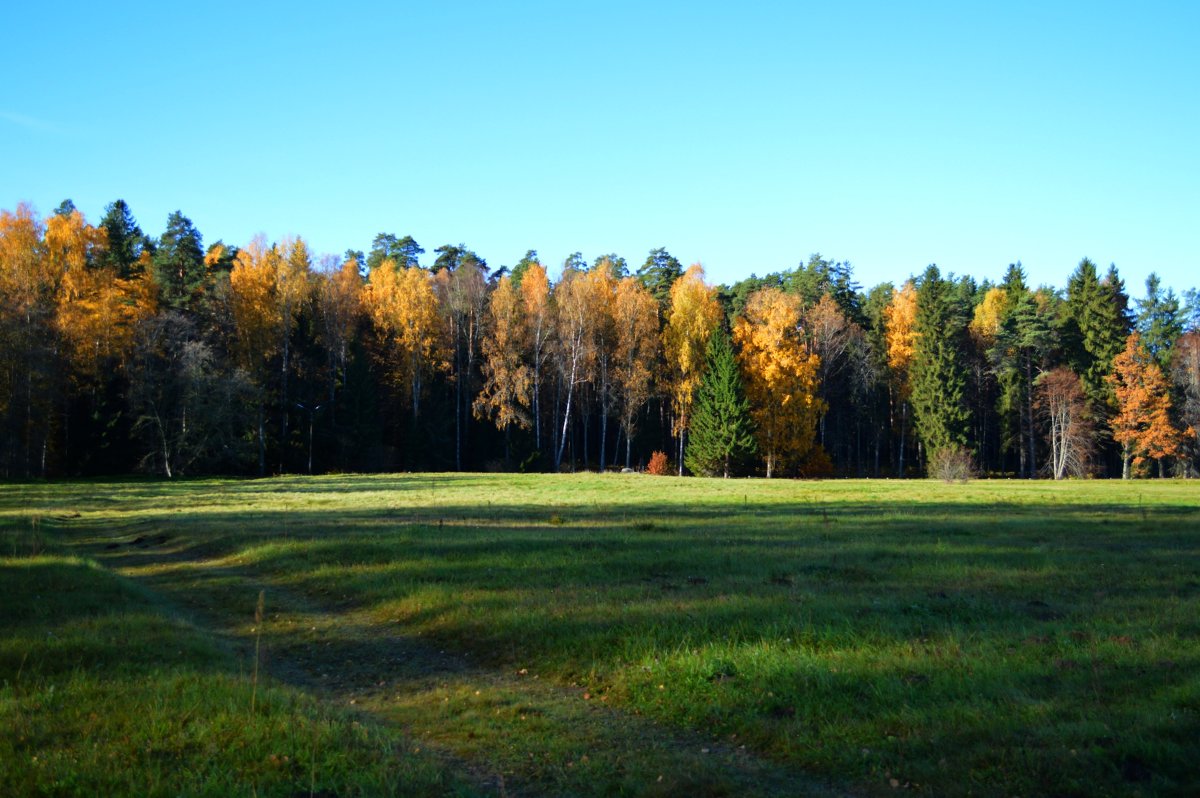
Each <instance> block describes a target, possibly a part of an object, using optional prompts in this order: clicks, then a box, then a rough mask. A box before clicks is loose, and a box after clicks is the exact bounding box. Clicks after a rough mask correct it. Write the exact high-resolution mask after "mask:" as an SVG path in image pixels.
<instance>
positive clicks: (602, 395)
mask: <svg viewBox="0 0 1200 798" xmlns="http://www.w3.org/2000/svg"><path fill="white" fill-rule="evenodd" d="M585 280H586V283H587V293H588V306H589V314H590V315H591V322H590V334H591V336H592V351H593V352H594V353H595V364H596V369H595V379H594V384H595V389H596V395H597V397H598V398H599V400H600V408H599V409H600V471H604V467H605V465H606V457H605V456H606V454H607V449H606V447H607V445H608V419H609V416H610V415H612V409H613V406H614V405H615V404H616V402H617V389H616V381H615V373H614V363H613V359H614V358H615V356H616V340H617V329H616V323H615V319H614V312H613V303H614V302H615V301H616V289H617V281H616V279H615V278H614V277H613V265H612V263H610V262H609V261H607V260H602V261H600V262H599V263H597V264H596V265H595V267H593V268H592V269H590V270H589V271H588V273H587V276H586V278H585ZM586 429H587V428H586V426H585V427H584V430H585V444H584V452H585V455H586V452H587V444H586ZM585 459H586V456H585Z"/></svg>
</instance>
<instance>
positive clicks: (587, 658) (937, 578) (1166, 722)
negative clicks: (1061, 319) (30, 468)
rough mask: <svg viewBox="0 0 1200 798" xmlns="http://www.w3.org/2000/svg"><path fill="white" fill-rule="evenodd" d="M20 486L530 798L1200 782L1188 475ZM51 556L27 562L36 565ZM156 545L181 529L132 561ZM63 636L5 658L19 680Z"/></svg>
mask: <svg viewBox="0 0 1200 798" xmlns="http://www.w3.org/2000/svg"><path fill="white" fill-rule="evenodd" d="M0 490H2V491H3V492H2V494H0V519H3V520H4V522H5V523H7V524H8V525H9V527H10V528H11V529H14V530H16V529H18V528H20V529H25V530H27V529H28V527H29V518H31V517H34V516H37V517H39V518H42V519H44V520H43V521H42V522H41V526H40V528H39V534H40V535H41V536H42V537H43V538H44V539H45V540H47V541H50V543H51V544H52V545H54V546H58V547H60V548H61V550H62V551H63V552H71V553H72V554H74V555H76V556H80V557H85V558H94V560H95V561H97V562H100V563H102V564H106V565H108V566H110V567H113V568H115V569H117V570H119V572H120V573H122V574H124V575H126V577H128V578H130V579H133V580H135V584H136V585H139V586H140V587H137V588H128V589H136V590H144V591H147V592H146V597H145V598H144V601H145V602H148V603H150V604H153V603H154V602H155V601H157V600H158V599H157V598H156V597H159V596H161V597H165V600H168V601H170V602H172V603H173V604H174V605H177V606H179V607H181V608H184V609H185V610H186V612H188V613H194V614H195V617H196V618H197V619H198V620H197V621H196V623H197V624H202V625H205V624H207V625H210V626H212V628H214V629H219V630H220V631H221V633H222V634H224V635H228V636H229V638H230V639H231V640H233V641H238V640H241V641H245V640H249V639H252V638H251V636H252V634H253V632H252V631H251V630H252V627H253V625H254V624H253V607H254V601H255V597H256V595H257V590H258V589H265V590H266V595H267V607H268V612H270V611H271V607H272V596H273V595H274V596H276V602H277V603H276V605H275V606H276V608H277V610H278V614H277V616H276V617H275V618H274V620H273V621H272V622H271V623H270V624H268V628H267V632H266V635H267V636H266V637H264V645H265V646H266V649H267V651H268V652H269V653H268V671H269V670H270V661H271V660H270V658H271V657H276V658H277V660H284V661H287V662H289V663H291V666H294V667H295V668H297V669H301V670H303V669H306V668H307V669H309V670H310V671H311V673H310V674H309V676H305V677H304V679H311V682H304V681H303V679H300V680H299V681H296V680H293V681H294V683H295V684H296V687H295V688H291V689H305V690H308V689H309V688H308V687H306V686H305V685H306V684H316V685H323V684H325V682H323V681H321V680H322V679H326V680H328V681H330V682H337V683H338V685H340V686H339V687H338V689H340V690H342V691H343V693H344V692H346V691H350V692H352V693H354V694H355V695H359V694H361V695H360V698H359V699H358V703H357V705H358V706H360V707H365V708H368V709H369V711H370V712H372V713H373V714H374V715H375V716H377V717H379V718H381V719H384V720H386V721H388V722H394V723H396V724H397V725H398V726H400V727H401V728H404V729H409V730H410V731H411V732H412V733H413V734H415V735H417V737H418V738H421V739H424V740H427V741H429V742H431V743H432V744H434V745H436V746H440V747H441V748H442V749H443V750H445V751H447V752H449V753H450V754H452V755H453V756H459V757H464V758H465V759H466V760H467V761H470V762H473V763H475V766H476V767H478V768H479V770H480V771H481V772H484V773H497V774H501V775H508V777H509V778H510V781H511V783H512V784H521V783H524V784H526V786H527V788H528V789H531V790H534V791H538V790H543V791H546V792H548V793H551V794H561V793H564V792H566V793H577V794H612V793H614V792H624V793H629V794H650V793H653V792H655V791H656V790H657V791H659V792H662V794H670V793H671V791H672V790H674V791H676V792H680V791H687V792H690V793H693V794H740V793H741V792H744V791H745V790H747V789H750V787H749V786H747V785H751V784H753V785H756V786H754V787H753V788H754V789H757V790H758V791H760V792H763V793H765V794H780V795H786V794H794V793H795V792H797V791H800V792H803V791H805V790H812V789H817V788H818V787H819V785H820V783H825V784H829V785H834V789H835V791H836V790H837V789H842V788H845V789H850V790H854V791H864V790H865V791H868V792H874V791H876V790H879V791H884V792H890V791H891V790H892V789H894V788H895V787H904V786H905V785H907V786H908V788H910V789H919V790H922V791H925V792H927V793H928V794H934V795H947V794H961V795H966V794H973V795H1011V794H1061V795H1097V794H1144V795H1151V794H1164V795H1166V794H1179V795H1186V794H1191V793H1192V792H1193V788H1194V787H1195V786H1196V784H1197V779H1196V777H1195V775H1194V774H1195V773H1196V770H1195V767H1194V761H1195V759H1196V756H1197V755H1198V754H1200V743H1198V742H1197V741H1198V740H1200V556H1198V555H1200V533H1198V531H1197V529H1198V527H1200V488H1198V487H1197V486H1196V485H1194V484H1191V483H1186V482H1178V481H1170V482H1152V483H1151V482H1138V483H1115V482H1080V483H1068V484H1054V483H1045V482H1036V483H1026V482H973V483H970V484H967V485H945V484H942V483H938V482H924V481H922V482H901V481H893V482H886V481H885V482H854V481H845V482H843V481H838V482H794V481H769V482H768V481H759V480H755V481H743V480H730V481H725V480H701V479H683V480H680V479H674V478H651V477H642V476H638V475H578V476H568V475H561V476H546V475H519V476H516V475H514V476H490V475H461V476H459V475H445V474H438V475H420V474H418V475H380V476H353V477H352V476H328V477H317V478H283V479H274V480H246V481H229V480H198V481H192V482H184V483H173V484H164V483H149V482H136V481H130V482H118V483H112V484H97V483H86V484H69V485H53V486H51V485H26V486H8V487H5V488H3V489H0ZM14 534H15V533H14ZM23 534H25V538H24V539H23V541H15V538H14V541H15V542H13V544H12V546H11V547H10V548H13V551H12V552H0V553H11V554H12V555H13V556H12V557H11V558H10V559H9V560H8V561H6V562H7V563H10V564H11V563H17V562H21V563H25V562H29V560H28V556H27V555H28V552H23V551H19V550H18V549H21V548H22V547H24V548H26V549H29V548H30V547H31V546H32V545H33V543H32V542H31V541H32V538H30V536H29V535H28V534H27V533H23ZM152 535H161V536H164V537H165V539H164V540H163V541H162V542H161V543H156V544H154V545H147V546H145V547H144V548H139V547H138V546H137V545H133V543H132V542H133V541H135V540H136V539H137V538H138V537H139V536H141V537H144V538H147V539H149V538H150V536H152ZM43 545H45V544H43ZM13 567H15V566H13ZM77 567H79V568H85V569H88V570H89V572H93V573H96V574H98V575H105V572H104V571H102V570H101V571H97V570H96V568H95V567H94V566H93V565H92V564H91V560H87V559H85V560H80V561H78V563H77ZM6 578H7V577H6ZM122 584H124V583H122ZM89 589H90V588H89ZM87 600H88V599H87V598H86V597H85V596H82V595H80V596H78V597H77V598H76V599H73V600H72V601H71V602H70V603H71V604H72V606H73V605H74V602H75V601H87ZM33 603H36V602H30V604H33ZM130 622H132V621H130ZM28 623H29V624H32V626H30V627H29V628H36V629H38V630H42V629H48V628H57V625H58V624H64V623H67V624H69V622H68V621H65V620H63V619H60V618H58V616H56V615H55V613H53V612H51V613H48V614H45V615H44V616H41V617H38V618H36V619H30V620H29V621H28ZM63 628H64V629H68V630H69V629H70V626H69V625H67V626H64V627H63ZM192 633H194V634H195V635H198V636H200V637H201V638H203V635H201V631H200V630H198V629H195V630H191V631H190V632H189V634H192ZM105 634H108V633H106V632H105V631H103V630H102V629H100V628H91V629H85V630H84V631H82V632H79V633H76V632H70V635H71V636H70V637H69V639H70V640H71V641H74V642H71V643H66V644H62V645H60V644H57V643H56V644H54V645H55V646H59V647H58V648H54V649H53V651H54V652H55V653H54V657H53V658H55V659H62V658H63V657H69V656H71V654H70V652H71V651H78V652H82V653H80V654H79V656H82V657H84V659H82V660H80V664H78V665H77V666H76V667H75V669H74V670H73V671H72V672H73V673H75V674H90V673H93V672H96V671H97V670H98V669H97V667H96V666H94V665H93V664H89V663H91V662H92V660H91V659H87V657H91V656H92V655H90V654H86V652H87V651H89V646H94V645H95V644H94V643H91V642H89V640H90V639H94V638H97V637H100V638H103V636H104V635H105ZM159 634H160V633H158V632H155V631H153V630H152V629H150V628H149V627H146V628H132V629H129V630H127V631H126V632H124V633H123V635H124V636H125V637H128V638H130V639H135V640H136V639H147V640H151V641H153V640H155V639H156V636H157V635H159ZM398 636H399V637H398ZM402 638H404V639H409V638H411V639H413V640H418V641H423V642H421V643H419V644H415V643H413V644H410V643H405V642H403V640H402ZM389 641H391V642H389ZM393 643H394V644H395V646H405V648H403V649H400V648H396V647H395V646H393V645H392V644H393ZM41 645H42V644H41V643H39V644H38V645H37V646H34V644H33V643H32V642H31V641H30V640H27V639H24V638H21V637H20V635H19V634H17V635H10V637H9V638H6V642H5V644H4V648H0V657H2V658H0V678H9V677H8V676H7V674H10V673H14V672H15V670H16V668H17V667H18V663H17V662H16V661H15V660H16V656H17V655H16V652H17V651H18V650H19V649H21V648H22V647H24V648H26V649H30V650H33V649H36V650H38V651H46V652H49V651H50V650H51V649H43V648H41ZM47 645H49V644H47ZM414 646H417V647H416V648H414ZM420 646H425V647H427V648H428V650H426V648H421V647H420ZM150 647H151V648H154V649H156V650H157V649H158V648H160V646H158V645H157V644H156V643H151V644H150ZM438 651H446V652H447V656H457V657H464V658H465V659H464V660H463V661H464V662H468V663H470V665H469V667H467V666H464V665H462V664H461V663H460V664H459V665H456V666H454V667H449V666H447V665H446V664H445V663H443V662H442V661H441V660H439V659H437V657H438V654H437V652H438ZM85 655H86V656H85ZM48 657H49V655H48V654H47V656H46V657H43V660H44V661H48ZM405 658H408V659H407V661H402V660H405ZM185 660H186V661H187V662H190V663H193V665H192V666H189V667H194V663H195V662H197V661H199V660H200V657H199V655H198V654H196V653H191V654H186V655H185ZM347 662H349V663H351V664H346V663H347ZM26 667H27V668H28V667H30V666H29V665H28V664H27V665H26ZM106 667H107V666H106ZM131 667H132V672H137V671H138V668H140V667H143V666H131ZM156 667H162V664H161V663H156ZM245 667H249V666H248V665H246V666H245ZM40 668H41V666H39V665H37V664H36V663H35V664H34V666H33V671H32V672H40V671H39V669H40ZM99 671H100V672H101V673H107V671H104V670H103V669H99ZM217 671H218V672H219V674H220V675H221V676H220V678H229V673H230V670H229V668H228V667H227V666H226V667H225V668H224V669H223V670H222V669H219V668H218V669H217ZM305 672H306V673H307V672H308V671H305ZM522 672H524V675H520V676H518V675H517V674H521V673H522ZM156 673H157V671H156ZM533 676H536V677H537V680H536V682H535V681H534V680H533V678H532V677H533ZM23 678H24V677H23ZM39 678H41V677H39ZM106 678H107V677H106ZM159 681H163V682H169V681H170V679H169V677H163V678H162V679H156V680H153V681H152V682H150V684H157V683H158V682H159ZM376 682H379V683H380V684H381V685H382V686H380V687H379V688H378V689H373V690H366V689H360V687H359V684H360V683H361V684H364V685H368V686H369V685H374V684H375V683H376ZM238 684H239V685H241V689H247V686H246V685H242V684H241V683H240V682H239V683H238ZM7 689H11V688H7ZM147 689H149V688H147ZM274 689H281V688H274ZM477 690H478V691H479V695H478V696H476V691H477ZM355 691H358V692H355ZM584 694H586V695H587V696H588V697H587V698H586V699H584V698H583V695H584ZM246 698H247V705H248V698H249V693H248V692H247V693H246ZM297 700H300V699H297ZM577 705H578V706H577ZM592 705H596V706H602V708H603V712H602V713H601V714H599V715H597V714H596V713H595V712H594V711H592V710H591V709H590V708H591V707H592ZM316 706H317V705H315V704H314V705H312V707H316ZM580 707H583V708H585V709H586V710H587V711H584V710H581V709H580ZM289 711H290V710H289ZM306 711H307V710H306ZM311 711H314V712H315V711H317V710H316V709H315V708H311ZM581 712H583V714H580V713H581ZM647 723H650V724H657V725H652V726H646V725H645V724H647ZM631 740H632V741H633V742H630V741H631ZM697 741H699V742H697ZM701 744H703V745H704V746H705V750H706V751H707V753H705V754H704V755H701V754H700V753H699V748H698V746H699V745H701ZM742 746H745V748H742ZM692 748H696V750H691V749H692ZM718 755H719V756H718ZM751 755H754V756H757V757H760V759H753V760H752V761H751V760H747V759H745V757H747V756H751ZM584 756H586V757H587V758H586V760H585V759H583V758H582V757H584ZM672 768H673V770H672ZM663 770H666V771H667V772H666V773H665V774H664V773H663V772H662V771H663ZM659 776H663V780H662V781H660V780H659V779H658V777H659ZM807 777H812V778H814V779H815V781H804V779H805V778H807ZM435 781H436V779H435ZM477 781H478V780H477ZM893 782H894V784H893ZM797 785H802V788H800V787H798V786H797ZM477 786H478V784H477Z"/></svg>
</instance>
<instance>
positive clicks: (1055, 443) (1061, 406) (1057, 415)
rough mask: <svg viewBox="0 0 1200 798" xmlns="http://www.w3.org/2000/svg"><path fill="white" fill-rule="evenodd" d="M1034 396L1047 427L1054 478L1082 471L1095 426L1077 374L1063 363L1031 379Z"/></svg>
mask: <svg viewBox="0 0 1200 798" xmlns="http://www.w3.org/2000/svg"><path fill="white" fill-rule="evenodd" d="M1034 397H1035V398H1034V401H1035V406H1036V407H1037V409H1038V410H1039V411H1040V412H1041V415H1042V418H1043V419H1044V420H1045V421H1046V423H1047V425H1048V428H1049V436H1050V463H1049V470H1050V473H1051V475H1052V476H1053V477H1054V478H1055V479H1063V478H1064V477H1066V476H1067V475H1070V476H1076V477H1078V476H1083V475H1085V474H1086V473H1087V472H1088V467H1089V463H1090V461H1091V456H1092V450H1093V448H1094V447H1095V440H1096V426H1095V423H1094V422H1093V421H1092V419H1091V415H1090V413H1089V411H1088V404H1087V395H1086V394H1085V393H1084V391H1083V382H1082V381H1081V380H1080V378H1079V375H1077V374H1076V373H1075V372H1073V371H1071V370H1070V369H1069V368H1066V367H1065V366H1060V367H1058V368H1056V369H1053V370H1052V371H1047V372H1045V373H1043V374H1042V375H1040V376H1039V377H1038V378H1037V380H1036V382H1035V383H1034Z"/></svg>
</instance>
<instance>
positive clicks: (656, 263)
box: [637, 247, 683, 314]
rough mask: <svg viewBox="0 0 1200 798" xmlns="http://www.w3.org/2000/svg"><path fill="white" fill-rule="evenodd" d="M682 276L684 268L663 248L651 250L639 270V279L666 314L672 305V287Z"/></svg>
mask: <svg viewBox="0 0 1200 798" xmlns="http://www.w3.org/2000/svg"><path fill="white" fill-rule="evenodd" d="M682 276H683V266H682V265H681V264H680V263H679V261H678V260H676V259H675V257H674V256H672V255H671V253H670V252H667V250H666V249H664V248H662V247H659V248H658V249H652V250H650V254H649V255H647V256H646V262H645V263H643V264H642V267H641V268H640V269H638V270H637V278H638V279H639V280H641V282H642V285H644V286H645V287H646V290H647V291H649V292H650V293H651V294H653V295H654V299H655V301H657V302H658V306H659V308H661V311H660V312H662V313H664V314H665V313H666V310H667V308H668V307H669V306H670V304H671V286H673V285H674V284H675V281H676V280H678V279H679V278H680V277H682Z"/></svg>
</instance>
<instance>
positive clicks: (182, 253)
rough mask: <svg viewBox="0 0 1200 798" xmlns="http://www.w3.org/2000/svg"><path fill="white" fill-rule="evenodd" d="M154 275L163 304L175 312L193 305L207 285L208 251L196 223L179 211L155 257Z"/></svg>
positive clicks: (168, 226)
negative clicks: (205, 281) (206, 253)
mask: <svg viewBox="0 0 1200 798" xmlns="http://www.w3.org/2000/svg"><path fill="white" fill-rule="evenodd" d="M154 272H155V278H156V280H157V281H158V287H159V290H160V291H161V292H162V298H163V302H164V304H166V305H169V306H170V307H172V308H180V307H184V306H187V305H189V304H190V303H191V300H192V298H193V296H194V295H195V294H196V292H197V291H199V290H200V288H201V286H202V285H203V284H204V275H205V269H204V249H203V246H202V243H201V238H200V231H199V230H197V229H196V227H195V225H193V224H192V220H191V219H189V218H187V217H186V216H184V215H183V214H182V213H181V212H179V211H175V212H174V213H172V214H171V215H170V216H169V217H168V218H167V229H166V231H165V232H164V233H163V234H162V238H161V239H159V244H158V249H157V251H156V252H155V253H154Z"/></svg>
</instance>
